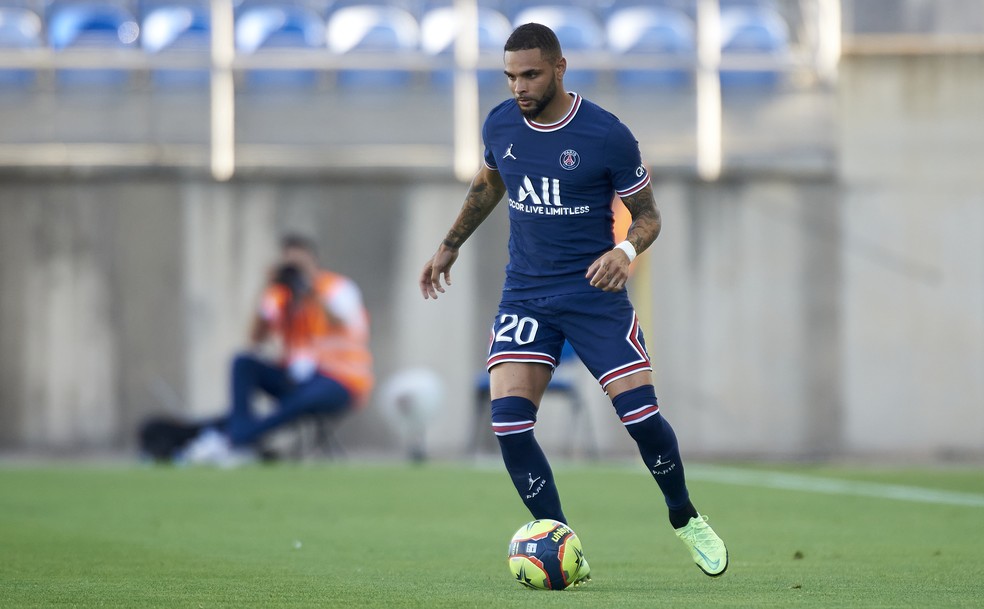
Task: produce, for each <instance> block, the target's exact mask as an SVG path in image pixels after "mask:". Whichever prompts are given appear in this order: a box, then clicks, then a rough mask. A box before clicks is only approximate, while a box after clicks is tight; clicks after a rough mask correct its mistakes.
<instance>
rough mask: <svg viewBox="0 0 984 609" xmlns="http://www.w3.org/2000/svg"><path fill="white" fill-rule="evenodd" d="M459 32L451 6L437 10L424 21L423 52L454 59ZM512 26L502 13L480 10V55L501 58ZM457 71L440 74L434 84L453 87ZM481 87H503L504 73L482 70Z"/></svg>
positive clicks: (500, 70)
mask: <svg viewBox="0 0 984 609" xmlns="http://www.w3.org/2000/svg"><path fill="white" fill-rule="evenodd" d="M457 30H458V27H457V24H456V19H455V10H454V7H451V6H441V7H438V8H433V9H431V10H429V11H427V12H426V13H424V16H423V17H422V18H421V20H420V39H421V46H422V47H423V51H424V52H425V53H427V54H428V55H431V56H435V57H437V56H450V55H453V53H454V40H455V32H456V31H457ZM511 33H512V25H511V24H510V23H509V19H507V18H506V16H505V15H503V14H502V13H500V12H499V11H497V10H495V9H492V8H488V7H484V6H480V7H479V8H478V51H479V53H480V54H490V53H491V54H494V55H496V57H497V58H499V57H501V54H502V45H504V44H505V43H506V39H507V38H509V34H511ZM452 75H453V69H451V68H449V69H441V70H436V71H435V72H434V73H433V76H432V79H431V81H432V82H433V83H435V84H440V85H447V84H450V83H451V81H452V78H453V76H452ZM478 79H479V83H480V84H482V85H489V84H493V83H495V84H502V83H503V82H504V80H503V77H502V69H501V68H496V69H494V70H479V73H478Z"/></svg>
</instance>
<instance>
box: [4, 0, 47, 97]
mask: <svg viewBox="0 0 984 609" xmlns="http://www.w3.org/2000/svg"><path fill="white" fill-rule="evenodd" d="M41 29H42V23H41V17H40V16H38V14H37V13H35V12H34V11H32V10H30V9H28V8H24V7H20V6H0V49H2V50H5V51H6V50H13V49H36V48H38V47H40V46H41V42H42V41H41ZM35 80H36V72H35V71H34V70H24V69H0V85H3V86H21V85H29V84H31V83H33V82H34V81H35Z"/></svg>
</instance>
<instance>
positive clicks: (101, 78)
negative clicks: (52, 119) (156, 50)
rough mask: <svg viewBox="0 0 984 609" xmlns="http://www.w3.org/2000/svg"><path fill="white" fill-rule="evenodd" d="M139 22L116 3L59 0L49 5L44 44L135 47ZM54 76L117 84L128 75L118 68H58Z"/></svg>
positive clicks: (57, 47)
mask: <svg viewBox="0 0 984 609" xmlns="http://www.w3.org/2000/svg"><path fill="white" fill-rule="evenodd" d="M139 34H140V26H139V25H137V20H136V18H135V17H134V16H133V14H132V13H131V12H130V11H129V10H128V9H127V8H126V7H125V6H124V5H123V4H119V3H109V2H106V3H101V2H67V1H65V2H61V3H56V4H54V5H52V6H51V8H50V12H49V17H48V44H49V45H50V46H51V48H53V49H54V50H56V51H60V52H70V51H79V50H103V51H119V50H121V49H131V48H136V45H137V39H138V37H139ZM55 78H56V80H57V81H58V83H59V84H62V85H92V86H107V85H118V84H122V83H124V82H126V81H127V80H128V79H129V72H128V71H127V70H122V69H102V68H95V69H82V68H78V69H75V68H72V69H61V70H57V71H56V74H55Z"/></svg>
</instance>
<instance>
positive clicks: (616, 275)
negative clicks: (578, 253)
mask: <svg viewBox="0 0 984 609" xmlns="http://www.w3.org/2000/svg"><path fill="white" fill-rule="evenodd" d="M584 276H585V277H586V278H587V279H588V280H589V281H590V282H591V285H592V286H593V287H596V288H601V289H602V290H604V291H606V292H618V291H620V290H622V289H624V288H625V282H626V281H628V279H629V257H628V256H627V255H626V253H625V252H623V251H622V250H620V249H613V250H611V251H610V252H605V253H604V254H603V255H602V256H601V257H600V258H598V259H597V260H595V261H594V262H592V263H591V266H589V267H588V272H587V273H585V275H584Z"/></svg>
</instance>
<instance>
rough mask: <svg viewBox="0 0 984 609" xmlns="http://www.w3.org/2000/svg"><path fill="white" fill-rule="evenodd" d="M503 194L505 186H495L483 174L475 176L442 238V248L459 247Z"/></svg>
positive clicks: (490, 211)
mask: <svg viewBox="0 0 984 609" xmlns="http://www.w3.org/2000/svg"><path fill="white" fill-rule="evenodd" d="M504 193H505V186H504V185H501V182H500V183H499V184H496V183H495V182H494V181H492V180H490V179H489V178H488V176H487V175H486V174H485V173H484V172H483V173H480V174H479V175H477V176H475V179H474V180H473V181H472V184H471V187H469V189H468V194H467V195H465V203H464V205H462V206H461V212H460V213H459V214H458V217H457V218H456V219H455V221H454V224H452V225H451V230H449V231H448V234H447V236H446V237H445V238H444V246H445V247H448V248H451V249H458V248H459V247H461V244H462V243H464V242H465V241H466V240H467V239H468V237H470V236H471V234H472V233H473V232H475V229H477V228H478V226H479V225H480V224H481V223H482V222H484V221H485V218H487V217H488V216H489V214H490V213H492V210H493V209H495V206H496V205H498V204H499V201H500V200H501V199H502V195H503V194H504Z"/></svg>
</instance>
